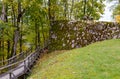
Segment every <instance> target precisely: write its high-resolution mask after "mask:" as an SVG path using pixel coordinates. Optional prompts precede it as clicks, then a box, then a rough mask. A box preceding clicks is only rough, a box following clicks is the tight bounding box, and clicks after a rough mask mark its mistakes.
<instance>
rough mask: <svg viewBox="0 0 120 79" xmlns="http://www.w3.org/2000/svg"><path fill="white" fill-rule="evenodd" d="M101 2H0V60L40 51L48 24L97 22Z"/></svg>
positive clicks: (58, 0) (102, 11) (101, 8)
mask: <svg viewBox="0 0 120 79" xmlns="http://www.w3.org/2000/svg"><path fill="white" fill-rule="evenodd" d="M104 1H105V0H0V60H4V59H6V58H10V57H12V56H14V55H16V54H17V53H20V52H22V51H25V50H27V48H29V47H33V48H37V47H38V46H40V47H44V44H45V42H47V41H48V39H49V30H50V28H51V27H50V26H51V21H52V20H86V19H90V20H98V19H99V18H100V16H101V15H102V14H103V13H104V10H105V4H103V2H104Z"/></svg>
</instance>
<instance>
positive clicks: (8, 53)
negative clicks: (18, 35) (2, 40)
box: [7, 40, 10, 59]
mask: <svg viewBox="0 0 120 79" xmlns="http://www.w3.org/2000/svg"><path fill="white" fill-rule="evenodd" d="M9 58H10V40H7V59H9Z"/></svg>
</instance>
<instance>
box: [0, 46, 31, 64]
mask: <svg viewBox="0 0 120 79" xmlns="http://www.w3.org/2000/svg"><path fill="white" fill-rule="evenodd" d="M30 50H31V48H29V49H28V50H27V52H22V53H19V54H17V55H15V56H13V57H11V58H9V59H6V60H3V61H0V63H5V62H7V63H8V62H9V61H11V60H14V59H15V58H17V57H18V59H19V56H21V55H25V54H26V53H28V52H30ZM28 55H29V54H28ZM4 66H5V65H4Z"/></svg>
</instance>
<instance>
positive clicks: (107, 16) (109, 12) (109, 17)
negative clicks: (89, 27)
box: [100, 1, 115, 21]
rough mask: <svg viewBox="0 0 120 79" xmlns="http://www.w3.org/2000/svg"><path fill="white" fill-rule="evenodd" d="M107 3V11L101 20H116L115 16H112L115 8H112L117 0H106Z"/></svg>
mask: <svg viewBox="0 0 120 79" xmlns="http://www.w3.org/2000/svg"><path fill="white" fill-rule="evenodd" d="M104 3H105V5H106V8H105V12H104V14H103V15H101V18H100V21H114V19H113V17H112V11H113V9H111V7H112V5H114V4H115V1H112V2H106V1H105V2H104Z"/></svg>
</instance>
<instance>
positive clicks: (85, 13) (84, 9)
mask: <svg viewBox="0 0 120 79" xmlns="http://www.w3.org/2000/svg"><path fill="white" fill-rule="evenodd" d="M83 2H84V10H83V12H84V16H85V15H86V3H87V1H86V0H84V1H83Z"/></svg>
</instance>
